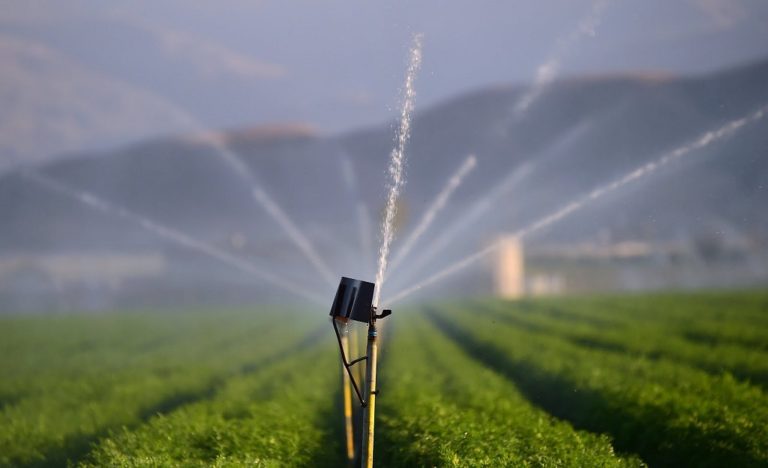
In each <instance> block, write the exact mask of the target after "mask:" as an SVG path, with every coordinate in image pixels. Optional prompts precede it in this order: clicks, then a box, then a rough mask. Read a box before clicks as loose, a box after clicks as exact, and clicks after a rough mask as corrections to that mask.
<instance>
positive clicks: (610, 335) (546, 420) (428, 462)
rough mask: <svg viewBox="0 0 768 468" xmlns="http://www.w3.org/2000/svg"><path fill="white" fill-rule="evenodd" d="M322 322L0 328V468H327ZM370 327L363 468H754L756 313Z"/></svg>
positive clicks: (543, 306)
mask: <svg viewBox="0 0 768 468" xmlns="http://www.w3.org/2000/svg"><path fill="white" fill-rule="evenodd" d="M324 315H325V314H324V313H316V314H313V315H301V314H299V313H296V312H291V311H284V310H277V309H270V308H260V309H259V310H243V311H185V312H181V311H179V312H166V313H137V312H133V313H116V314H109V315H99V316H97V315H68V316H47V317H44V316H38V317H0V466H64V465H67V464H68V463H72V464H75V465H78V464H79V465H86V466H223V465H227V466H230V465H235V466H242V465H254V466H339V465H341V464H343V463H344V460H343V455H344V453H343V450H342V447H343V430H342V429H343V427H342V424H343V419H342V415H341V408H340V401H339V400H340V393H341V388H340V381H341V379H340V365H339V360H338V359H339V356H338V351H337V349H336V348H335V343H334V341H335V338H334V335H333V331H332V330H331V327H330V326H329V324H328V323H327V319H326V318H325V317H324ZM384 323H386V324H387V325H385V326H384V328H383V329H382V336H383V338H384V342H383V343H382V344H383V348H382V353H381V369H380V373H379V375H380V385H379V389H378V390H379V396H378V398H377V400H378V404H379V408H378V410H377V420H378V423H377V432H376V456H377V458H378V463H379V466H589V467H592V466H606V467H608V466H641V465H643V464H644V463H647V464H648V465H649V466H652V467H656V466H696V467H714V466H734V467H736V466H738V467H751V466H768V395H766V391H767V390H766V388H768V387H767V385H766V369H767V368H766V365H767V364H766V362H767V361H768V360H767V359H766V355H768V345H766V341H765V340H768V294H765V293H728V294H689V295H679V294H678V295H673V294H668V295H638V296H623V297H585V298H557V299H535V300H526V301H518V302H503V301H496V300H473V301H465V302H459V303H452V304H447V305H444V306H436V305H433V306H429V307H422V308H419V309H413V310H410V311H409V310H398V311H396V314H395V315H394V316H393V317H392V318H388V319H387V320H386V321H385V322H384ZM361 339H362V337H361ZM358 442H359V441H358Z"/></svg>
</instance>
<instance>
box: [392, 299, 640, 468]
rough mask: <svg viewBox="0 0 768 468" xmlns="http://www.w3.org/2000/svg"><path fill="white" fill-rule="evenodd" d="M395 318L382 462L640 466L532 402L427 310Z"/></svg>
mask: <svg viewBox="0 0 768 468" xmlns="http://www.w3.org/2000/svg"><path fill="white" fill-rule="evenodd" d="M398 319H399V320H403V321H407V323H399V324H398V326H397V329H396V330H394V333H395V334H394V336H395V338H393V341H392V342H391V343H388V346H387V347H386V350H387V354H385V358H384V360H383V363H384V364H383V365H384V367H383V369H382V376H384V377H382V381H381V385H380V392H381V399H380V409H379V410H378V411H379V412H380V414H381V418H380V426H379V431H380V436H379V440H378V444H379V446H380V452H381V453H382V460H381V461H382V462H383V463H382V466H489V467H496V466H574V467H586V466H590V467H591V466H603V467H610V466H641V462H640V461H639V460H638V459H637V458H633V457H619V456H617V455H616V454H614V453H613V448H612V446H611V444H610V441H609V440H608V438H606V437H605V436H600V435H595V434H590V433H588V432H584V431H576V430H574V429H573V427H572V426H571V425H570V424H568V423H566V422H563V421H558V420H557V419H555V418H553V417H552V416H550V415H548V414H546V413H545V412H543V411H541V410H540V409H537V408H535V407H533V406H532V405H531V404H530V403H529V402H528V401H526V399H525V397H524V396H523V395H522V394H521V393H520V392H519V391H518V389H517V388H516V387H515V385H514V384H513V383H511V382H510V381H509V380H507V379H505V378H504V377H503V376H501V375H500V374H499V373H497V372H495V371H493V370H491V369H488V368H486V367H484V366H480V365H478V363H477V362H476V361H474V360H473V359H472V358H471V357H469V356H468V355H467V354H466V353H464V352H463V351H462V350H461V348H460V347H459V346H458V345H457V344H456V343H454V342H452V341H451V340H449V339H448V338H446V337H445V336H443V335H442V334H440V333H436V332H435V330H434V328H432V327H430V326H429V325H428V323H427V322H426V320H425V319H424V318H423V317H420V316H418V315H416V314H414V316H408V317H404V316H401V317H398Z"/></svg>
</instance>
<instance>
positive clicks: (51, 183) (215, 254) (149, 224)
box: [22, 171, 323, 304]
mask: <svg viewBox="0 0 768 468" xmlns="http://www.w3.org/2000/svg"><path fill="white" fill-rule="evenodd" d="M22 175H23V176H24V177H25V178H26V179H27V180H30V181H33V182H35V183H37V184H39V185H41V186H43V187H45V188H47V189H49V190H52V191H54V192H56V193H58V194H61V195H64V196H67V197H69V198H72V199H74V200H77V201H78V202H80V203H82V204H84V205H86V206H88V207H90V208H93V209H95V210H98V211H101V212H102V213H105V214H108V215H112V216H116V217H118V218H122V219H126V220H129V221H131V222H133V223H135V224H138V225H139V226H141V227H142V228H144V229H146V230H147V231H150V232H152V233H153V234H155V235H157V236H159V237H162V238H163V239H166V240H168V241H171V242H173V243H175V244H177V245H181V246H183V247H186V248H188V249H190V250H193V251H195V252H198V253H201V254H203V255H207V256H209V257H212V258H215V259H216V260H219V261H221V262H223V263H226V264H227V265H230V266H232V267H234V268H237V269H238V270H240V271H243V272H245V273H248V274H250V275H253V276H255V277H257V278H259V279H261V280H263V281H265V282H266V283H269V284H271V285H273V286H276V287H278V288H280V289H283V290H284V291H288V292H290V293H291V294H294V295H298V296H301V297H302V298H304V299H309V300H310V301H313V302H317V303H319V304H322V303H323V301H322V300H321V299H320V298H319V297H318V296H316V295H313V294H309V293H307V292H306V291H305V290H304V289H305V288H303V287H302V286H300V285H298V284H294V283H292V282H290V281H288V280H286V279H283V278H281V277H279V276H277V275H275V274H273V273H270V272H268V271H265V270H263V269H261V268H258V267H257V266H255V265H253V264H251V263H249V262H246V261H243V260H241V259H239V258H237V257H234V256H232V255H230V254H229V253H227V252H225V251H223V250H220V249H218V248H216V247H214V246H212V245H210V244H207V243H205V242H202V241H199V240H197V239H194V238H192V237H190V236H188V235H187V234H184V233H182V232H179V231H177V230H175V229H172V228H170V227H168V226H165V225H163V224H161V223H158V222H157V221H154V220H151V219H149V218H147V217H144V216H141V215H139V214H136V213H133V212H132V211H129V210H127V209H126V208H123V207H121V206H118V205H116V204H114V203H111V202H108V201H106V200H104V199H102V198H100V197H98V196H96V195H94V194H93V193H90V192H87V191H84V190H77V189H75V188H72V187H70V186H68V185H66V184H64V183H62V182H60V181H57V180H55V179H52V178H50V177H47V176H45V175H43V174H40V173H38V172H33V171H25V172H23V173H22Z"/></svg>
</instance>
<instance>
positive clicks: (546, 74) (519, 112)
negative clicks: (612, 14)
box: [512, 0, 610, 119]
mask: <svg viewBox="0 0 768 468" xmlns="http://www.w3.org/2000/svg"><path fill="white" fill-rule="evenodd" d="M609 3H610V0H596V1H594V2H593V3H592V8H591V9H590V11H589V14H588V15H587V16H586V17H585V18H583V19H582V20H581V21H580V22H579V24H578V27H577V28H576V29H575V30H574V31H573V32H572V33H571V34H570V35H568V36H567V37H565V38H563V39H561V40H560V41H559V42H558V44H557V47H556V48H555V51H554V53H553V54H552V56H551V57H550V58H549V59H548V60H547V61H546V62H544V63H542V64H541V65H539V67H538V68H537V69H536V76H535V77H534V79H533V84H532V85H531V87H530V88H528V90H527V91H526V92H525V94H523V95H522V96H521V97H520V98H519V99H517V101H516V103H515V106H514V108H513V112H512V116H513V117H514V118H515V119H519V118H521V117H522V116H523V115H524V114H525V112H526V111H527V110H528V109H529V108H530V107H531V105H532V104H533V103H534V102H535V101H536V100H537V99H539V98H540V97H541V95H542V94H543V93H544V91H545V90H546V88H547V87H548V86H549V85H550V84H552V82H553V81H554V80H555V77H556V76H557V74H558V72H559V71H560V65H561V63H562V61H563V58H564V57H565V56H566V55H567V54H568V53H569V52H570V51H571V49H572V48H573V46H574V45H576V43H577V42H578V41H579V40H580V39H582V38H583V37H584V36H594V35H595V34H596V31H597V27H598V26H599V25H600V21H601V20H602V17H603V12H604V10H605V8H606V7H607V6H608V4H609Z"/></svg>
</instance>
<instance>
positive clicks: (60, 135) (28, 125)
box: [0, 34, 190, 170]
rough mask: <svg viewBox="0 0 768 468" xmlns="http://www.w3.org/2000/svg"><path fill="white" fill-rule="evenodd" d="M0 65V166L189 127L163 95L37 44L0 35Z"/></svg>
mask: <svg viewBox="0 0 768 468" xmlns="http://www.w3.org/2000/svg"><path fill="white" fill-rule="evenodd" d="M0 63H2V64H3V72H2V74H0V109H2V110H0V170H4V169H5V168H6V167H8V166H11V165H14V164H28V163H30V162H34V161H41V160H48V159H49V158H50V157H51V155H52V154H60V153H66V152H69V151H73V150H82V148H91V149H93V148H95V147H98V146H106V145H110V144H114V143H116V142H122V141H125V138H134V139H136V138H146V137H147V136H148V135H156V134H158V133H159V132H162V131H168V130H169V129H170V130H175V131H181V130H185V129H189V128H190V124H189V122H188V120H187V119H186V117H185V115H184V114H183V113H182V112H180V111H179V110H178V109H176V108H175V107H174V106H172V105H170V104H169V103H167V102H165V101H164V100H163V99H160V98H158V97H157V96H155V95H153V94H151V93H149V92H146V91H144V90H141V89H138V88H135V87H133V86H131V85H129V84H126V83H125V82H121V81H120V80H116V79H114V78H111V77H105V76H103V75H100V74H99V73H97V72H94V71H92V70H89V69H88V68H86V67H83V66H81V65H80V64H78V63H76V62H74V61H72V60H70V59H69V58H67V57H66V56H64V55H61V54H59V53H58V52H56V51H54V50H52V49H50V48H48V47H46V46H44V45H42V44H39V43H35V42H32V41H28V40H24V39H19V38H14V37H11V36H7V35H4V34H3V35H0ZM51 77H55V79H52V78H51ZM158 129H163V130H158Z"/></svg>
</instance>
